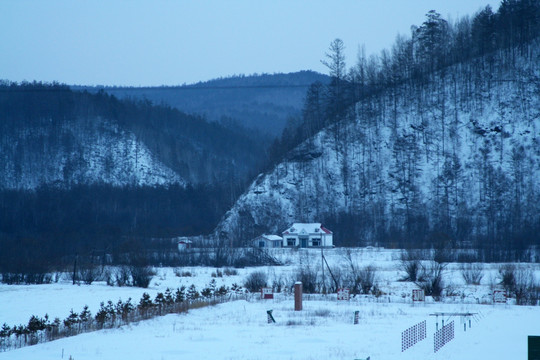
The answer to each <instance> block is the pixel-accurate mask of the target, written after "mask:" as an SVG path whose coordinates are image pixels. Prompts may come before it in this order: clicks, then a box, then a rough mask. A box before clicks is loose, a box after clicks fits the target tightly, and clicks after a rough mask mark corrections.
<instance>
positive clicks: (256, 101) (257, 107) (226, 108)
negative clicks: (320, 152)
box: [72, 71, 329, 137]
mask: <svg viewBox="0 0 540 360" xmlns="http://www.w3.org/2000/svg"><path fill="white" fill-rule="evenodd" d="M315 82H321V83H324V84H327V83H328V82H329V77H328V76H326V75H322V74H319V73H316V72H313V71H300V72H296V73H289V74H260V75H249V76H245V75H241V76H233V77H227V78H221V79H215V80H210V81H206V82H200V83H197V84H193V85H183V86H172V87H169V86H162V87H81V86H73V87H72V88H73V89H76V90H81V89H83V90H87V91H89V92H96V91H99V90H100V89H102V90H103V91H105V92H106V93H108V94H112V95H115V96H116V97H118V98H134V99H147V100H149V101H151V102H152V103H154V104H158V105H159V104H162V103H164V104H167V105H169V106H171V107H174V108H176V109H179V110H181V111H183V112H186V113H194V114H200V115H202V116H204V117H205V118H206V119H207V120H209V121H218V122H224V123H225V124H228V123H231V122H233V123H234V122H238V123H239V124H241V125H242V126H243V127H246V128H249V129H255V130H257V131H259V132H261V133H266V134H269V135H271V136H272V137H274V136H277V135H281V131H282V130H283V129H284V128H285V125H286V122H287V119H288V118H289V117H291V116H299V115H300V113H301V110H302V106H303V104H304V98H305V94H306V90H307V88H308V87H309V86H310V85H311V84H313V83H315Z"/></svg>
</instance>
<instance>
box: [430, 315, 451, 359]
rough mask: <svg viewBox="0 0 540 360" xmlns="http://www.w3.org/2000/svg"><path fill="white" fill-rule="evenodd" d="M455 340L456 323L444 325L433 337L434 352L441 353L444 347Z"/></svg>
mask: <svg viewBox="0 0 540 360" xmlns="http://www.w3.org/2000/svg"><path fill="white" fill-rule="evenodd" d="M453 338H454V322H453V321H452V322H450V323H448V324H446V325H444V326H443V327H442V328H441V329H439V330H437V331H436V332H435V336H434V337H433V352H437V351H439V350H440V349H441V348H442V347H443V346H444V345H446V344H447V343H448V342H450V340H452V339H453Z"/></svg>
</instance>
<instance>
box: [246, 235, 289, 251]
mask: <svg viewBox="0 0 540 360" xmlns="http://www.w3.org/2000/svg"><path fill="white" fill-rule="evenodd" d="M252 242H253V246H255V247H258V248H279V247H281V246H282V244H283V238H282V237H281V236H277V235H265V234H263V235H261V236H257V237H256V238H255V239H253V240H252Z"/></svg>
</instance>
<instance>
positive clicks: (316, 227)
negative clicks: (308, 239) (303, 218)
mask: <svg viewBox="0 0 540 360" xmlns="http://www.w3.org/2000/svg"><path fill="white" fill-rule="evenodd" d="M321 232H323V233H325V234H332V232H331V231H330V230H328V229H327V228H325V227H324V226H322V224H321V223H294V224H292V226H291V227H290V228H288V229H287V230H285V231H284V232H283V235H291V234H299V235H308V234H320V233H321Z"/></svg>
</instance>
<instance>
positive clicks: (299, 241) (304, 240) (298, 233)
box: [282, 223, 334, 248]
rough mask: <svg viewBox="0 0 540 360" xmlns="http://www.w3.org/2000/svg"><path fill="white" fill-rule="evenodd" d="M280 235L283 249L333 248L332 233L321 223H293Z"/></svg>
mask: <svg viewBox="0 0 540 360" xmlns="http://www.w3.org/2000/svg"><path fill="white" fill-rule="evenodd" d="M282 235H283V246H284V247H301V248H313V247H316V248H320V247H324V248H331V247H334V239H333V234H332V232H331V231H330V230H328V229H327V228H325V227H324V226H322V224H321V223H294V224H292V226H291V227H289V228H288V229H287V230H285V231H283V233H282Z"/></svg>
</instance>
